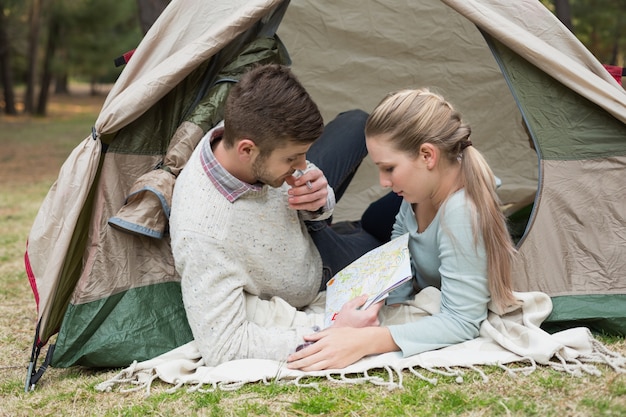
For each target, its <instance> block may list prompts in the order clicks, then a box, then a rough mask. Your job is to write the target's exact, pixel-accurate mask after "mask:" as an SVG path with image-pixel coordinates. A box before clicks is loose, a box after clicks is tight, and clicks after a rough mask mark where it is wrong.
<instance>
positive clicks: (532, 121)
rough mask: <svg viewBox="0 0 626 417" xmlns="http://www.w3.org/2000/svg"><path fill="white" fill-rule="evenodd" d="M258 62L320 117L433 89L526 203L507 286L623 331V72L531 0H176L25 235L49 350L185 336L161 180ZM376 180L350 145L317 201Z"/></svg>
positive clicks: (350, 203) (168, 179)
mask: <svg viewBox="0 0 626 417" xmlns="http://www.w3.org/2000/svg"><path fill="white" fill-rule="evenodd" d="M285 8H286V9H285ZM277 27H278V29H277V34H278V36H279V37H280V38H278V37H275V36H274V31H275V30H276V28H277ZM257 62H283V63H288V62H291V63H292V67H293V70H294V72H295V74H296V75H297V76H298V78H299V79H300V80H301V81H302V83H303V84H304V85H305V87H306V88H307V89H308V90H309V91H310V93H311V95H312V96H313V98H314V100H315V101H316V102H317V104H318V106H319V107H320V109H321V111H322V113H323V116H324V118H325V120H327V121H328V120H330V119H332V118H333V117H334V116H335V115H336V114H337V113H339V112H342V111H345V110H347V109H351V108H361V109H363V110H365V111H370V110H371V109H372V108H373V107H374V106H375V105H376V104H377V103H378V101H379V100H380V99H381V98H382V97H384V95H385V94H387V93H388V92H389V91H393V90H397V89H400V88H407V87H408V88H410V87H422V86H428V87H431V88H432V89H434V90H435V91H438V92H440V93H442V94H443V95H444V96H445V97H446V98H447V99H449V100H450V101H451V102H452V103H453V104H454V105H455V106H456V108H457V109H458V110H459V111H460V112H461V113H462V114H463V115H464V117H465V119H466V120H467V121H468V122H469V123H470V125H471V126H472V129H473V130H472V131H473V134H472V142H473V143H474V145H475V146H476V147H477V148H478V149H479V150H480V151H481V152H482V153H483V154H485V156H486V158H487V160H488V162H489V164H490V165H491V166H492V168H493V170H494V172H495V174H496V175H497V176H498V177H499V178H500V179H502V186H501V187H500V189H499V191H498V192H499V195H500V197H501V199H502V201H503V209H504V210H505V213H506V214H509V215H515V214H518V213H520V209H521V210H524V212H525V213H530V215H529V216H530V217H529V219H528V223H527V225H526V227H525V230H524V232H523V236H521V238H520V240H519V244H518V245H519V255H518V256H517V259H516V264H515V265H516V270H515V285H516V287H517V288H516V289H517V290H519V291H543V292H545V293H547V294H548V295H549V296H551V297H553V300H554V308H553V311H552V315H551V317H549V318H548V319H547V321H548V322H550V321H551V318H552V317H554V318H555V320H554V322H555V323H566V322H568V320H573V321H574V322H577V323H580V322H582V321H584V320H586V319H590V320H594V321H596V322H597V320H600V322H602V323H599V324H598V326H599V328H600V329H603V328H606V329H611V331H614V332H616V333H618V334H626V304H624V303H623V302H622V303H621V304H620V303H619V302H618V301H622V300H623V297H624V294H626V290H625V289H624V286H625V284H624V282H625V277H624V274H623V272H622V271H624V270H626V269H625V268H624V266H625V265H624V262H626V232H625V230H624V227H625V226H624V225H625V224H626V221H625V218H626V205H624V204H623V198H621V199H620V196H623V195H624V186H623V185H621V184H622V183H623V181H621V179H622V178H623V176H624V172H625V171H626V161H625V158H626V135H625V134H624V133H625V126H626V92H624V90H623V89H622V88H621V86H620V85H619V84H618V83H617V82H616V81H615V79H613V77H612V76H611V75H610V74H609V73H608V72H607V71H606V69H605V68H604V67H603V66H602V65H601V64H600V63H599V62H598V61H597V60H596V59H595V58H594V57H593V56H592V54H591V53H589V51H588V50H587V49H586V48H584V46H583V45H582V44H581V43H580V42H579V41H578V40H577V39H576V38H575V37H574V36H573V35H572V34H571V33H570V32H569V31H568V30H567V28H565V27H564V26H563V25H561V24H560V22H559V21H558V20H557V19H556V18H555V17H554V16H553V15H552V14H551V13H550V12H549V11H548V10H547V9H545V8H544V7H543V6H542V5H541V4H540V3H539V2H537V1H535V0H522V1H518V2H508V3H502V2H500V1H496V0H442V1H441V2H432V1H425V0H423V1H415V0H412V1H409V0H396V1H395V2H394V3H393V6H390V5H389V4H388V3H386V2H375V1H372V2H370V1H367V2H361V3H359V5H358V7H357V6H355V5H350V4H347V3H346V2H322V3H320V2H316V1H313V0H292V1H290V2H289V1H279V0H212V1H206V2H199V1H192V0H174V1H172V2H171V3H170V4H169V6H168V7H167V8H166V9H165V10H164V12H163V13H162V15H161V16H160V17H159V19H158V20H157V22H155V24H154V25H153V26H152V28H151V29H150V31H149V32H148V33H147V34H146V36H145V37H144V39H143V40H142V42H141V44H140V45H139V46H138V47H137V49H136V50H135V52H134V54H133V56H132V59H130V61H129V62H128V64H127V65H126V67H125V68H124V70H123V71H122V74H121V75H120V77H119V79H118V80H117V82H116V83H115V85H114V86H113V89H112V90H111V92H110V93H109V95H108V96H107V98H106V100H105V103H104V105H103V108H102V110H101V112H100V114H99V116H98V118H97V120H96V121H95V125H94V131H93V132H92V134H91V135H89V136H88V137H87V138H86V139H85V140H84V141H83V142H82V143H81V144H80V145H79V146H77V148H76V149H75V150H74V152H72V154H71V155H70V157H69V158H68V160H67V161H66V162H65V164H64V165H63V167H62V169H61V171H60V173H59V178H58V180H57V182H56V183H55V184H54V185H53V187H52V188H51V190H50V192H49V194H48V196H47V197H46V199H45V200H44V202H43V204H42V207H41V209H40V211H39V213H38V215H37V218H36V219H35V222H34V224H33V228H32V230H31V233H30V234H29V236H28V245H27V253H26V256H25V262H26V269H27V272H28V276H29V280H30V282H31V285H32V287H33V291H34V293H35V298H36V300H37V308H38V329H39V333H38V334H37V340H36V344H37V346H39V347H41V346H43V345H45V344H46V343H47V342H48V340H49V338H51V337H52V336H54V335H55V334H57V332H58V337H57V340H56V342H57V348H56V349H57V350H56V352H55V354H54V358H53V365H54V366H71V365H75V364H87V365H89V366H125V365H127V364H128V363H130V362H131V361H132V360H142V359H149V358H150V357H152V356H155V355H158V354H160V353H163V352H165V351H167V349H169V348H173V347H175V346H179V345H180V344H182V343H186V342H188V341H189V340H190V338H191V333H190V331H189V329H188V326H187V325H186V319H185V315H184V309H183V307H182V302H178V303H177V302H176V300H180V288H179V287H180V285H179V277H178V276H177V274H176V271H175V269H174V264H173V260H172V256H171V251H170V249H169V242H168V234H167V215H168V207H169V205H168V199H169V197H168V196H169V195H170V193H171V189H172V187H173V184H174V182H175V176H176V174H177V171H179V170H180V169H181V168H182V167H184V162H185V158H186V155H188V154H189V151H190V150H191V149H192V148H193V147H194V146H195V143H197V140H198V138H199V137H201V134H202V132H205V131H207V130H208V129H209V128H210V127H212V126H213V125H214V124H215V123H216V122H217V121H218V120H219V119H220V115H221V113H220V112H221V107H220V103H223V100H224V98H225V97H226V95H227V94H228V90H229V88H230V86H231V85H232V82H233V81H235V80H236V79H237V77H238V76H239V75H240V74H241V72H242V71H244V70H245V69H246V68H249V66H251V65H254V63H257ZM218 81H219V82H218ZM179 135H180V136H179ZM179 144H180V146H181V147H182V148H181V149H174V148H176V147H177V146H179ZM154 177H156V178H154ZM377 182H378V181H377V174H376V170H375V167H374V166H373V164H372V163H371V161H370V160H369V159H366V161H364V163H363V164H362V166H361V168H360V169H359V172H358V173H357V175H356V177H355V179H354V180H353V182H352V184H351V186H350V187H349V188H348V190H347V191H346V193H345V194H344V196H343V198H342V200H341V202H340V203H339V204H338V207H337V210H336V212H335V216H334V219H335V221H341V220H358V218H359V217H360V214H361V213H362V212H363V210H364V209H365V207H366V206H367V204H369V202H371V201H373V200H374V199H375V198H377V197H379V196H380V195H382V194H384V193H385V192H386V190H383V189H382V188H381V187H380V186H379V185H378V184H377ZM68 195H71V196H72V198H67V196H68ZM591 202H593V204H592V203H591ZM116 226H117V227H116ZM120 226H121V227H120ZM124 230H126V231H124ZM127 231H130V232H131V233H127ZM137 231H142V232H143V233H132V232H137ZM146 232H147V233H146ZM151 236H152V237H151ZM574 300H581V302H580V304H576V302H575V301H574ZM596 302H597V303H596ZM574 305H578V306H580V310H579V311H574V310H575V309H573V308H572V306H574ZM603 306H606V308H608V307H609V306H610V307H611V308H614V309H615V311H613V310H611V313H610V314H609V313H608V312H607V310H606V308H603ZM616 306H617V307H616ZM170 309H173V310H170ZM155 312H157V313H161V312H164V313H165V312H167V314H163V315H161V314H156V315H154V316H151V314H153V313H155ZM607 320H608V321H607ZM155 323H156V324H155ZM620 323H621V324H620ZM136 334H141V335H142V338H143V340H141V341H140V342H139V341H138V340H137V338H136ZM107 339H109V340H111V341H114V342H113V343H112V344H108V340H107ZM133 339H134V344H133V343H129V344H128V345H127V346H126V347H125V348H124V349H121V348H120V346H122V345H124V344H123V343H122V342H121V341H122V340H127V341H128V340H131V341H132V340H133ZM163 340H167V341H166V342H165V343H163ZM118 341H119V342H118ZM138 344H149V345H150V346H155V348H154V349H152V350H149V351H148V350H140V349H142V347H139V346H138ZM115 346H117V347H118V348H117V350H116V348H115ZM133 349H137V351H136V352H134V351H133Z"/></svg>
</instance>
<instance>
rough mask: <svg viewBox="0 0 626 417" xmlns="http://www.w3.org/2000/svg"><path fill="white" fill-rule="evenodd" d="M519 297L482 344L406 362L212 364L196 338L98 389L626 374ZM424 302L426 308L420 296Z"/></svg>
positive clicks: (394, 357)
mask: <svg viewBox="0 0 626 417" xmlns="http://www.w3.org/2000/svg"><path fill="white" fill-rule="evenodd" d="M429 291H430V292H431V294H430V295H431V296H429V297H422V299H424V300H426V299H428V300H430V301H429V302H430V303H431V304H432V300H433V297H432V295H433V292H436V291H438V290H436V289H434V288H432V289H429ZM435 295H436V294H435ZM515 295H516V296H517V297H518V299H519V300H520V301H521V303H520V305H519V306H516V307H515V308H512V309H510V310H509V311H504V312H501V313H499V314H498V313H496V312H494V311H492V310H490V311H489V314H488V317H487V319H486V320H485V321H484V322H483V323H482V325H481V328H480V335H479V337H477V338H476V339H473V340H469V341H466V342H463V343H459V344H457V345H453V346H449V347H445V348H442V349H438V350H434V351H429V352H423V353H420V354H417V355H413V356H409V357H403V356H402V353H401V352H390V353H384V354H380V355H372V356H368V357H365V358H363V359H361V360H359V361H358V362H356V363H354V364H352V365H350V366H348V367H346V368H343V369H329V370H324V371H315V372H302V371H298V370H291V369H288V368H287V367H286V366H285V363H284V362H281V361H274V360H264V359H241V360H233V361H230V362H226V363H223V364H220V365H218V366H205V365H204V363H203V360H202V356H201V355H200V352H199V350H198V348H197V346H196V344H195V341H192V342H189V343H187V344H185V345H183V346H180V347H178V348H176V349H174V350H171V351H169V352H166V353H164V354H162V355H160V356H158V357H155V358H153V359H150V360H147V361H143V362H136V361H135V362H133V363H132V364H131V365H130V366H129V367H128V368H126V369H123V370H122V371H121V372H119V373H118V374H117V375H115V376H114V377H112V378H111V379H109V380H107V381H104V382H102V383H100V384H98V385H97V386H96V389H97V390H99V391H112V390H114V389H117V390H119V391H123V392H128V391H137V390H145V391H146V395H149V394H150V389H151V386H152V383H153V382H154V381H155V380H161V381H163V382H165V383H167V384H170V385H171V387H170V388H169V389H168V390H167V391H169V392H172V391H175V390H177V389H179V388H181V387H183V386H184V387H186V388H187V390H189V391H200V392H207V391H214V390H216V389H221V390H234V389H237V388H239V387H241V386H243V385H244V384H246V383H253V382H262V383H266V384H268V383H271V382H274V383H288V384H296V385H300V386H312V387H315V386H316V385H317V383H316V382H308V381H311V380H312V381H315V380H316V379H311V378H308V377H325V378H327V379H328V380H330V381H333V382H336V383H344V384H346V383H347V384H356V383H363V382H370V383H373V384H377V385H384V386H386V387H388V388H389V389H395V388H402V379H403V371H408V372H410V373H411V374H413V375H415V376H417V377H418V378H421V379H424V380H426V381H429V382H431V383H433V384H435V383H436V382H437V378H436V376H437V374H442V375H448V376H450V375H451V376H456V380H457V382H459V383H462V382H463V375H464V370H467V369H471V370H473V371H475V372H478V373H479V374H480V375H481V377H482V378H483V379H484V380H485V381H486V380H487V379H488V378H487V376H486V374H485V373H484V372H483V371H482V370H481V369H480V366H481V365H491V366H498V367H500V368H502V369H503V371H505V372H507V373H509V374H510V375H517V374H530V373H532V372H533V371H534V370H535V369H536V367H537V366H538V365H539V366H546V367H550V368H552V369H555V370H557V371H561V372H566V373H568V374H571V375H572V376H582V375H584V374H591V375H600V374H601V371H600V368H598V366H597V364H606V365H608V366H609V367H610V368H612V369H613V370H614V371H615V372H618V373H626V358H625V357H624V356H622V355H621V354H619V353H616V352H612V351H610V350H609V349H607V347H606V346H605V345H603V344H602V343H601V342H600V341H598V340H597V339H595V338H594V337H593V335H592V334H591V332H590V331H589V329H587V328H585V327H577V328H572V329H568V330H563V331H561V332H558V333H553V334H550V333H547V332H545V331H544V330H542V329H541V328H540V325H541V323H542V322H543V320H545V318H546V317H548V315H549V314H550V312H551V310H552V302H551V300H550V297H549V296H548V295H546V294H544V293H541V292H526V293H519V292H516V293H515ZM434 299H436V297H435V298H434ZM416 300H417V302H418V304H419V299H418V298H416ZM425 303H426V301H425ZM423 307H424V311H425V312H426V313H425V314H432V312H433V306H432V305H430V306H429V305H424V306H423ZM396 319H397V317H396ZM511 364H515V366H510V365H511ZM375 369H378V370H380V369H383V370H386V374H387V377H386V378H385V377H381V376H379V375H380V374H381V373H380V372H377V373H376V374H377V375H370V373H371V371H372V370H375ZM383 374H385V372H383Z"/></svg>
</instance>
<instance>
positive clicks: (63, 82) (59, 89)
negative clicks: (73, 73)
mask: <svg viewBox="0 0 626 417" xmlns="http://www.w3.org/2000/svg"><path fill="white" fill-rule="evenodd" d="M69 93H70V88H69V83H68V81H67V72H65V73H63V74H56V75H55V76H54V94H69Z"/></svg>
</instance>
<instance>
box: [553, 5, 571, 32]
mask: <svg viewBox="0 0 626 417" xmlns="http://www.w3.org/2000/svg"><path fill="white" fill-rule="evenodd" d="M554 14H555V15H556V17H558V18H559V20H560V21H561V23H563V24H564V25H565V26H566V27H567V28H568V29H569V30H570V32H572V33H574V25H572V10H571V8H570V4H569V0H554Z"/></svg>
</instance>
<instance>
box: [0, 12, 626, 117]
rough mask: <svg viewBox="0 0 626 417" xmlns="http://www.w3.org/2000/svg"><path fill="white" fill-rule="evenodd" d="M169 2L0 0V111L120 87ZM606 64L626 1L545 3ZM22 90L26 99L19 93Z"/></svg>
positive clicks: (622, 33) (32, 109)
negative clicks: (129, 58) (123, 60)
mask: <svg viewBox="0 0 626 417" xmlns="http://www.w3.org/2000/svg"><path fill="white" fill-rule="evenodd" d="M169 1H170V0H136V1H129V0H126V1H118V0H0V86H1V87H2V97H1V99H0V112H2V113H5V114H9V115H17V114H31V115H39V116H45V115H46V114H47V107H48V101H49V97H50V94H70V93H71V91H70V82H72V81H77V82H81V83H85V82H87V83H89V84H90V85H91V94H93V95H96V94H99V93H100V92H99V91H98V85H102V84H111V83H113V82H114V81H115V79H116V78H117V76H118V75H119V73H120V72H121V70H122V68H123V66H116V65H113V60H114V59H115V58H118V57H122V56H123V54H124V53H126V52H128V51H130V50H132V49H134V48H135V47H136V46H137V45H138V44H139V42H140V41H141V38H142V37H143V35H144V34H145V33H146V32H147V30H148V29H149V28H150V26H151V25H152V24H153V23H154V21H155V20H156V18H157V17H158V16H159V14H160V13H161V11H163V9H164V8H165V7H166V6H167V4H168V3H169ZM541 2H542V3H543V4H544V5H545V6H546V7H547V8H548V9H550V10H551V11H552V12H553V13H555V15H556V16H557V17H558V18H559V19H560V20H561V22H563V24H565V26H567V27H568V28H569V29H570V30H571V31H572V32H573V33H574V34H575V35H576V36H577V37H578V39H580V41H581V42H582V43H583V44H584V45H585V46H586V47H587V48H588V49H589V50H590V51H591V52H592V53H593V54H594V55H595V56H596V58H598V60H599V61H600V62H601V63H602V64H608V65H614V66H621V67H623V66H624V56H625V55H626V16H625V14H626V0H541ZM16 91H20V96H19V97H18V96H17V95H16Z"/></svg>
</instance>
